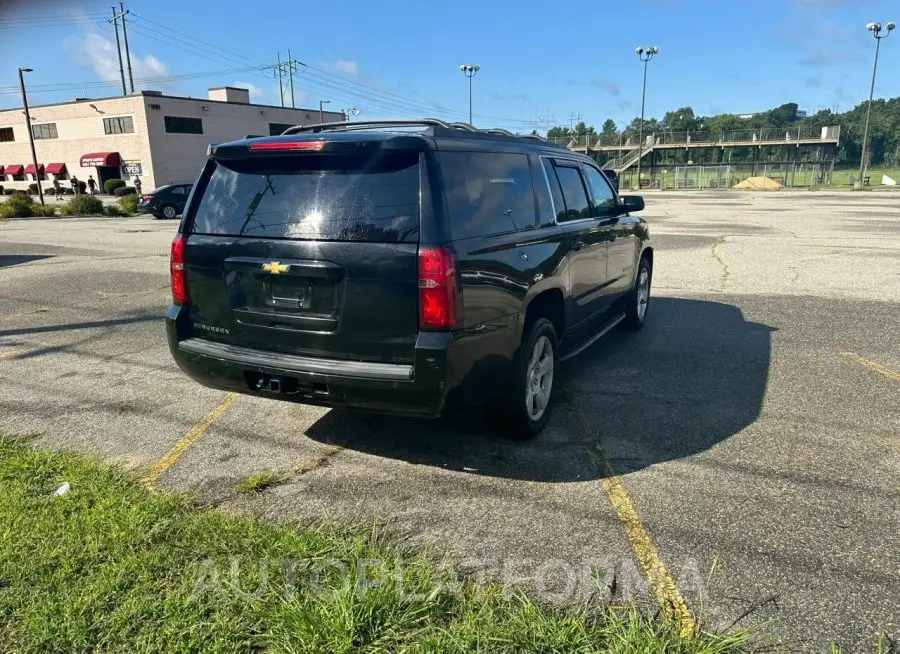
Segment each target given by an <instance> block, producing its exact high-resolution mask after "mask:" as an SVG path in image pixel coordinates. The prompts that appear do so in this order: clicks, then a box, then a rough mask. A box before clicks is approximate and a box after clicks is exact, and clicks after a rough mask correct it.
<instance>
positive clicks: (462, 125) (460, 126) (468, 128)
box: [450, 122, 484, 132]
mask: <svg viewBox="0 0 900 654" xmlns="http://www.w3.org/2000/svg"><path fill="white" fill-rule="evenodd" d="M450 127H455V128H456V129H462V130H465V131H467V132H481V131H484V130H479V129H476V128H475V127H473V126H472V125H470V124H469V123H459V122H457V123H450Z"/></svg>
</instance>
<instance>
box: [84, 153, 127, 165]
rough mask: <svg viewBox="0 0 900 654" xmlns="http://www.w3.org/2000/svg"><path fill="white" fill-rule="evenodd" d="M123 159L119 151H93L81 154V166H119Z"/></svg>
mask: <svg viewBox="0 0 900 654" xmlns="http://www.w3.org/2000/svg"><path fill="white" fill-rule="evenodd" d="M121 161H122V158H121V157H120V156H119V153H118V152H92V153H90V154H83V155H81V167H82V168H92V167H94V166H118V165H119V164H120V163H121Z"/></svg>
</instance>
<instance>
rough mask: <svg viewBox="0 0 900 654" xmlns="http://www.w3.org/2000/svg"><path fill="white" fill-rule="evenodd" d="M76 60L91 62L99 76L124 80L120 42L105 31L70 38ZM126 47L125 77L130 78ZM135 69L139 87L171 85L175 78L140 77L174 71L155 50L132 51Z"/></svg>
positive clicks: (132, 68)
mask: <svg viewBox="0 0 900 654" xmlns="http://www.w3.org/2000/svg"><path fill="white" fill-rule="evenodd" d="M70 48H71V50H72V51H73V54H74V57H75V61H76V63H78V64H80V65H82V66H89V67H90V68H92V69H93V71H94V73H96V74H97V76H98V77H99V78H100V79H102V80H104V81H107V82H115V81H121V77H120V75H119V58H118V56H117V55H116V42H115V40H113V39H108V38H106V37H105V36H103V35H101V34H97V33H94V32H89V33H87V34H85V35H84V36H82V37H80V38H76V39H74V40H72V41H71V42H70ZM124 55H125V51H124V47H123V48H122V56H123V65H125V78H126V82H127V79H128V68H127V63H126V62H125V61H124ZM131 71H132V75H133V77H134V80H135V82H134V88H135V89H164V88H171V86H172V84H171V82H140V81H138V80H140V79H144V78H147V77H166V76H168V75H171V72H170V70H169V67H168V66H167V65H166V64H165V63H164V62H163V61H161V60H160V59H159V58H157V57H155V56H154V55H152V54H147V55H145V56H143V57H141V56H140V55H136V54H135V53H134V51H132V53H131Z"/></svg>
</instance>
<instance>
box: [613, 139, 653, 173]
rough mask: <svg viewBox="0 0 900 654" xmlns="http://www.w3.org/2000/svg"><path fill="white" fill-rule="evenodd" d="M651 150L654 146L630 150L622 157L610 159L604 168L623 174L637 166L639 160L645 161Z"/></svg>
mask: <svg viewBox="0 0 900 654" xmlns="http://www.w3.org/2000/svg"><path fill="white" fill-rule="evenodd" d="M651 150H653V146H652V145H645V146H644V147H643V148H635V149H634V150H629V151H628V152H626V153H625V154H623V155H622V156H621V157H615V158H613V159H610V160H609V161H607V162H606V163H605V164H604V166H603V167H604V168H609V169H612V170H614V171H616V172H617V173H621V172H623V171H626V170H628V169H629V168H631V167H632V166H633V165H634V164H636V163H637V161H638V159H643V158H644V157H645V156H647V153H648V152H650V151H651Z"/></svg>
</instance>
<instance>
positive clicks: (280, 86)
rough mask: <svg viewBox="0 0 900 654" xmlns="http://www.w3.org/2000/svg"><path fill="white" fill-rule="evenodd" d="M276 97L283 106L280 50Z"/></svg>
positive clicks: (279, 54)
mask: <svg viewBox="0 0 900 654" xmlns="http://www.w3.org/2000/svg"><path fill="white" fill-rule="evenodd" d="M278 99H279V100H281V106H282V107H283V106H284V86H283V84H282V82H281V52H279V53H278Z"/></svg>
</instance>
